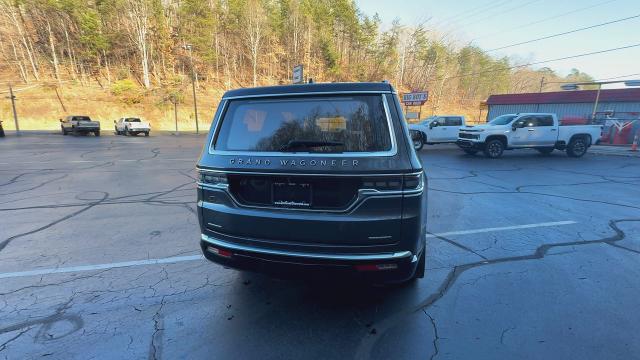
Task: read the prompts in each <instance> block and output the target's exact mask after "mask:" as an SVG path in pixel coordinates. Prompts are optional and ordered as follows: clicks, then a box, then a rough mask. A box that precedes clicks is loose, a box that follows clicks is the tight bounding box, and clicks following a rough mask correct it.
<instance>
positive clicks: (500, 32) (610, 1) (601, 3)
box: [471, 0, 618, 42]
mask: <svg viewBox="0 0 640 360" xmlns="http://www.w3.org/2000/svg"><path fill="white" fill-rule="evenodd" d="M615 1H618V0H607V1H603V2H600V3H597V4H593V5H590V6H585V7H582V8H578V9H574V10H571V11H567V12H564V13H561V14H558V15H554V16H550V17H547V18H543V19H540V20H536V21H533V22H530V23H527V24H523V25H519V26H516V27H512V28H510V29H509V32H513V31H514V30H519V29H523V28H526V27H529V26H532V25H537V24H540V23H543V22H547V21H549V20H555V19H557V18H561V17H563V16H567V15H571V14H575V13H578V12H581V11H584V10H589V9H592V8H594V7H598V6H601V5H605V4H610V3H612V2H615ZM502 33H504V31H496V32H494V33H490V34H487V35H482V36H479V37H476V38H474V39H472V40H471V42H474V41H476V40H479V39H484V38H486V37H489V36H493V35H497V34H502Z"/></svg>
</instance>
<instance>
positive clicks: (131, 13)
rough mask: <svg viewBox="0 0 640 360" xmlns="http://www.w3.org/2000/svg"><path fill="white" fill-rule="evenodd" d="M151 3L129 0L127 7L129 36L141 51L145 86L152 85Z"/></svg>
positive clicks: (142, 0) (143, 0)
mask: <svg viewBox="0 0 640 360" xmlns="http://www.w3.org/2000/svg"><path fill="white" fill-rule="evenodd" d="M148 5H149V4H148V3H147V0H127V2H126V9H127V16H128V17H129V20H130V22H125V24H126V26H127V30H128V31H129V38H130V39H131V41H132V42H133V43H134V44H135V45H136V47H137V48H138V51H139V53H140V62H141V64H142V83H143V84H144V87H146V88H149V87H151V81H150V79H149V48H148V44H147V37H148V35H149V15H150V13H149V6H148Z"/></svg>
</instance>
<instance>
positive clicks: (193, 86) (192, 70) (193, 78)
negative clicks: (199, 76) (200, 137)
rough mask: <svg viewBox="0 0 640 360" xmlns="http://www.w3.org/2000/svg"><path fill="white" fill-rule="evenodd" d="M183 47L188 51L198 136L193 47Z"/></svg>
mask: <svg viewBox="0 0 640 360" xmlns="http://www.w3.org/2000/svg"><path fill="white" fill-rule="evenodd" d="M183 47H184V48H185V49H187V50H189V62H190V64H191V89H192V90H193V112H194V114H195V118H196V134H199V133H200V129H199V126H198V101H197V99H196V70H195V68H194V67H193V45H191V44H187V45H184V46H183Z"/></svg>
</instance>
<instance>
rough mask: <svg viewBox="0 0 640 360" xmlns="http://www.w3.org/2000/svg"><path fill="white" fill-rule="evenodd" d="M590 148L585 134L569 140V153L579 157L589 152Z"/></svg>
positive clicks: (571, 155)
mask: <svg viewBox="0 0 640 360" xmlns="http://www.w3.org/2000/svg"><path fill="white" fill-rule="evenodd" d="M588 148H589V145H588V142H587V139H586V138H585V137H584V136H577V137H574V138H573V139H571V141H569V145H567V155H569V156H570V157H574V158H579V157H582V156H583V155H584V154H586V153H587V149H588Z"/></svg>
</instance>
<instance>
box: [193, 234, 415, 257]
mask: <svg viewBox="0 0 640 360" xmlns="http://www.w3.org/2000/svg"><path fill="white" fill-rule="evenodd" d="M200 238H201V239H202V240H203V241H205V242H207V243H209V244H211V245H214V246H216V245H217V246H222V247H224V248H227V249H231V250H237V251H248V252H253V253H258V254H267V255H280V256H291V257H300V258H309V259H327V260H347V261H360V260H366V261H371V260H373V261H378V260H381V261H384V260H397V259H403V258H406V257H410V256H412V255H413V253H412V252H411V251H400V252H394V253H382V254H375V255H368V254H353V255H347V254H342V255H338V254H318V253H305V252H298V251H284V250H273V249H264V248H258V247H254V246H247V245H239V244H232V243H229V242H226V241H222V240H220V239H215V238H212V237H210V236H207V235H205V234H201V237H200Z"/></svg>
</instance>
